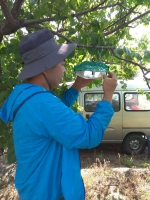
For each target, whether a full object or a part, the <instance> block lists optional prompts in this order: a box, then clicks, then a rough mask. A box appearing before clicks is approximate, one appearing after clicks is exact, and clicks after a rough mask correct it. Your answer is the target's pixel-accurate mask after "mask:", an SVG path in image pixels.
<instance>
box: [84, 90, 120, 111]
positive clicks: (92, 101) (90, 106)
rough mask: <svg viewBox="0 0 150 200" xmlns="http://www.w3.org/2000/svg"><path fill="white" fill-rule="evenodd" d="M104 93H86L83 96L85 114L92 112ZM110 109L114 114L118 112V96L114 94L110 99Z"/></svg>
mask: <svg viewBox="0 0 150 200" xmlns="http://www.w3.org/2000/svg"><path fill="white" fill-rule="evenodd" d="M103 95H104V93H86V94H85V95H84V110H85V111H86V112H94V110H95V108H96V105H97V103H98V102H100V101H101V100H102V99H103ZM112 107H113V108H114V111H115V112H118V111H119V110H120V97H119V94H117V93H114V94H113V98H112Z"/></svg>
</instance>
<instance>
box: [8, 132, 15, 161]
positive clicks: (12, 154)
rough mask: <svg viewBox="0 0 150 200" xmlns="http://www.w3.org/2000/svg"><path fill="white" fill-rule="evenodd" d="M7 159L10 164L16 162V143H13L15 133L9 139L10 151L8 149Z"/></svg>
mask: <svg viewBox="0 0 150 200" xmlns="http://www.w3.org/2000/svg"><path fill="white" fill-rule="evenodd" d="M7 160H8V163H9V164H12V163H15V162H16V155H15V151H14V143H13V135H12V134H11V135H10V138H9V141H8V151H7Z"/></svg>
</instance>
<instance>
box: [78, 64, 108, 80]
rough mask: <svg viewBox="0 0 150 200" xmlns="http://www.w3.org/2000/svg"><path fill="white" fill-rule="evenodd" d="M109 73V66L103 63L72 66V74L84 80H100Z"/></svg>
mask: <svg viewBox="0 0 150 200" xmlns="http://www.w3.org/2000/svg"><path fill="white" fill-rule="evenodd" d="M108 71H109V66H107V65H106V64H104V63H103V62H90V61H84V62H82V63H81V64H79V65H76V66H74V72H75V74H76V75H77V76H80V77H83V78H85V79H97V78H101V77H102V76H103V75H104V74H107V73H108Z"/></svg>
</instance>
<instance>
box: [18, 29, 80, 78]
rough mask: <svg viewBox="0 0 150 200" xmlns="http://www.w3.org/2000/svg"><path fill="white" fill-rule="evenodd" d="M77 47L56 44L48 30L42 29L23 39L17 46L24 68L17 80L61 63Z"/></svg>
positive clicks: (71, 44) (73, 44)
mask: <svg viewBox="0 0 150 200" xmlns="http://www.w3.org/2000/svg"><path fill="white" fill-rule="evenodd" d="M76 46H77V44H75V43H69V44H57V43H56V42H55V40H54V36H53V34H52V32H51V31H50V30H49V29H42V30H39V31H35V32H34V33H30V34H28V35H26V36H25V37H23V38H22V39H21V41H20V44H19V53H20V54H21V56H22V60H23V65H24V68H23V70H22V71H21V73H20V75H19V77H18V80H24V79H28V78H31V77H33V76H36V75H38V74H40V73H42V72H44V71H46V70H48V69H50V68H52V67H54V66H55V65H57V64H58V63H60V62H61V61H63V60H64V59H65V58H66V57H67V56H68V55H69V54H70V53H71V52H72V51H73V50H74V49H75V47H76Z"/></svg>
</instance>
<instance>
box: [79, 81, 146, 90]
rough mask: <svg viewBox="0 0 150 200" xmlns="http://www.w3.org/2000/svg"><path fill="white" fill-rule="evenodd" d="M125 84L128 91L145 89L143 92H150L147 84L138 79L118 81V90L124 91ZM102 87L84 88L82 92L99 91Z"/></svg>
mask: <svg viewBox="0 0 150 200" xmlns="http://www.w3.org/2000/svg"><path fill="white" fill-rule="evenodd" d="M123 82H124V83H126V84H127V87H126V89H127V90H129V89H130V90H136V89H143V90H148V91H150V89H149V88H148V86H147V85H146V82H145V81H143V80H138V79H135V80H128V81H123V80H118V85H117V87H116V90H123V89H122V86H123ZM101 88H102V87H101V86H100V87H96V86H94V87H92V88H90V89H88V88H86V87H84V88H82V91H85V90H86V91H87V90H98V89H101Z"/></svg>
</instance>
